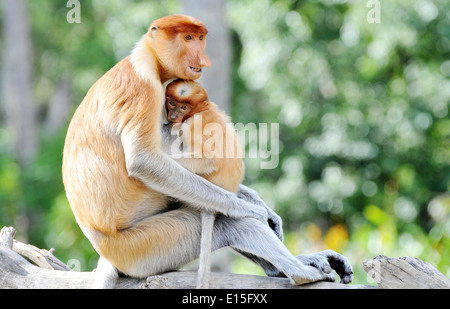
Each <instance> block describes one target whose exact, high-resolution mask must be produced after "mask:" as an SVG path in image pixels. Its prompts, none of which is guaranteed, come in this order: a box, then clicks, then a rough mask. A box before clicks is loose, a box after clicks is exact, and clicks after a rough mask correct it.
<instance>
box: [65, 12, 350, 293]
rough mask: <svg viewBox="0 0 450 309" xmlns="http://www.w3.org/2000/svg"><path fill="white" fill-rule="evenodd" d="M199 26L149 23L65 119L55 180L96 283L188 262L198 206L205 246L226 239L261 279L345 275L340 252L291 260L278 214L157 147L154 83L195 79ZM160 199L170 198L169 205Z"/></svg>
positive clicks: (184, 21) (202, 59)
mask: <svg viewBox="0 0 450 309" xmlns="http://www.w3.org/2000/svg"><path fill="white" fill-rule="evenodd" d="M206 34H207V29H206V27H205V26H204V24H203V23H202V22H201V21H199V20H197V19H194V18H192V17H189V16H184V15H173V16H167V17H163V18H161V19H158V20H155V21H154V22H153V23H152V25H151V26H150V28H149V30H148V32H147V33H146V34H145V35H144V36H143V38H142V39H141V40H140V41H139V42H138V43H137V45H136V47H135V49H134V50H133V52H132V53H131V55H130V56H129V57H126V58H125V59H123V60H122V61H121V62H119V63H118V64H117V65H116V66H114V67H113V68H112V69H111V70H109V71H108V72H107V73H106V74H105V75H104V76H103V77H101V78H100V79H99V80H98V81H97V82H96V83H95V84H94V85H93V86H92V88H91V89H90V90H89V91H88V93H87V95H86V97H85V98H84V100H83V101H82V103H81V104H80V106H79V107H78V109H77V111H76V112H75V114H74V116H73V119H72V121H71V123H70V126H69V129H68V132H67V137H66V143H65V146H64V156H63V180H64V186H65V189H66V194H67V197H68V200H69V203H70V205H71V207H72V210H73V212H74V214H75V217H76V220H77V222H78V224H79V225H80V227H81V229H82V230H83V232H84V234H85V235H86V237H87V238H88V239H89V240H90V241H91V243H92V245H93V246H94V248H95V250H96V251H97V252H98V253H99V254H100V256H101V258H100V261H99V267H98V270H97V277H98V280H97V282H96V286H99V287H113V286H114V284H115V281H116V279H117V276H118V272H117V270H119V271H120V272H122V273H124V274H126V275H129V276H132V277H139V278H144V277H146V276H149V275H154V274H158V273H162V272H165V271H168V270H173V269H176V268H177V267H179V266H181V265H183V264H185V263H187V262H189V261H192V260H194V259H195V258H197V257H198V254H199V248H200V245H199V244H200V211H201V210H207V211H210V212H214V213H219V215H218V216H217V218H216V221H215V224H214V235H213V245H212V247H213V249H218V248H221V247H224V246H231V247H232V248H234V249H235V250H237V251H239V252H241V253H242V254H244V255H245V256H247V257H249V258H250V259H252V260H253V261H254V262H256V263H258V264H259V265H260V266H261V267H262V268H263V269H264V271H265V273H266V274H267V275H269V276H283V275H284V276H287V277H288V278H290V279H291V282H292V283H294V284H303V283H307V282H313V281H318V280H334V275H333V274H332V273H331V269H332V268H334V269H335V270H336V272H337V273H338V274H339V275H340V277H341V281H342V282H346V283H347V282H350V281H351V279H352V269H351V266H350V264H349V262H348V261H347V259H346V258H345V257H343V256H342V255H340V254H338V253H336V252H334V251H331V250H327V251H323V252H319V253H315V254H312V255H305V256H298V257H294V256H293V255H292V254H291V253H290V252H289V250H288V249H287V248H286V247H285V246H284V245H283V243H282V241H281V239H282V231H281V219H280V217H279V216H278V215H276V214H275V212H274V211H273V210H271V209H270V208H268V207H267V206H266V205H265V203H264V202H263V201H262V200H261V199H260V198H259V196H258V195H257V193H256V192H255V191H253V190H251V189H249V188H247V187H245V186H243V185H241V186H240V190H239V192H238V194H237V195H236V194H233V193H231V192H228V191H226V190H224V189H222V188H220V187H218V186H216V185H214V184H212V183H211V182H209V181H207V180H205V179H204V178H202V177H200V176H198V175H195V174H194V173H191V172H190V171H188V170H186V169H185V168H183V167H182V166H180V165H179V164H178V163H176V162H175V161H174V160H173V159H171V158H170V157H169V156H168V155H167V154H166V153H165V152H164V149H165V145H166V144H167V143H169V142H170V140H171V136H170V132H169V131H170V130H169V129H170V128H168V126H167V125H164V122H165V118H164V117H162V114H163V109H164V101H165V95H164V85H165V84H167V83H168V82H170V81H171V80H173V79H175V78H181V79H187V80H195V79H198V78H199V77H200V76H201V74H202V68H203V67H205V66H206V67H209V66H210V60H209V58H208V57H207V56H206V54H205V46H206ZM167 197H171V198H172V199H176V200H178V201H179V203H178V207H173V203H168V202H167V200H168V199H167Z"/></svg>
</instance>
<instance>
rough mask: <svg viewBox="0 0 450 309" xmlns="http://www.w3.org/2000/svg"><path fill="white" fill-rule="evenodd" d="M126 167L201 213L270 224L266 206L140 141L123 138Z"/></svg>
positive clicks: (157, 189) (155, 187) (156, 187)
mask: <svg viewBox="0 0 450 309" xmlns="http://www.w3.org/2000/svg"><path fill="white" fill-rule="evenodd" d="M122 145H123V147H124V154H125V161H126V168H127V172H128V175H129V176H130V177H134V178H137V179H139V180H141V181H142V182H143V183H144V184H145V185H146V186H148V187H149V188H151V189H153V190H156V191H158V192H161V193H163V194H165V195H167V196H171V197H173V198H176V199H178V200H180V201H183V202H185V203H187V204H189V205H190V206H192V207H195V208H197V209H199V210H206V211H210V212H219V213H222V214H224V215H226V216H230V217H235V218H243V217H252V218H256V219H258V220H260V221H261V222H264V223H265V224H268V221H267V219H268V212H267V210H266V209H265V208H264V207H261V206H262V205H258V204H253V203H251V202H249V201H246V200H244V199H241V198H238V197H237V196H236V195H235V194H233V193H231V192H229V191H226V190H224V189H222V188H220V187H219V186H216V185H214V184H212V183H211V182H209V181H207V180H206V179H204V178H202V177H200V176H198V175H195V174H193V173H191V172H190V171H188V170H187V169H185V168H183V167H182V166H181V165H179V164H178V163H176V162H175V161H174V160H173V159H171V158H170V157H169V156H168V155H166V154H164V153H162V152H156V151H154V152H149V151H148V150H146V148H145V147H143V146H142V145H140V143H139V139H136V138H132V137H131V136H128V137H126V136H122Z"/></svg>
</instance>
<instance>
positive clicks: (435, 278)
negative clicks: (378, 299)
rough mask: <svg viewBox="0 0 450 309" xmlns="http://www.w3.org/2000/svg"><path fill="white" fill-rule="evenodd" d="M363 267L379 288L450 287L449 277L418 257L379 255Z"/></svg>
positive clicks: (364, 263)
mask: <svg viewBox="0 0 450 309" xmlns="http://www.w3.org/2000/svg"><path fill="white" fill-rule="evenodd" d="M363 267H364V270H365V271H367V273H368V274H369V275H370V276H371V277H372V278H373V279H374V280H375V282H376V283H377V285H378V287H379V288H381V289H450V279H448V278H447V277H446V276H444V275H443V274H442V273H440V272H439V271H438V270H437V269H436V268H435V267H434V266H433V265H431V264H430V263H427V262H423V261H422V260H420V259H418V258H412V257H409V256H408V257H402V258H399V259H394V258H390V257H387V256H384V255H379V256H376V257H375V258H374V259H371V260H367V261H364V262H363Z"/></svg>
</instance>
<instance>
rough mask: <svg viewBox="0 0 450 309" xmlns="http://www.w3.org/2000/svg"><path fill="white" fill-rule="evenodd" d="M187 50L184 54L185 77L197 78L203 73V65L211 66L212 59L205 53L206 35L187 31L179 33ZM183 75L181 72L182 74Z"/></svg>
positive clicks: (183, 67)
mask: <svg viewBox="0 0 450 309" xmlns="http://www.w3.org/2000/svg"><path fill="white" fill-rule="evenodd" d="M179 40H181V42H182V45H184V48H182V50H184V51H185V53H184V55H183V56H182V59H183V60H182V61H183V65H182V69H183V70H184V72H183V73H184V74H183V75H184V77H183V79H188V80H195V79H198V78H200V76H201V75H202V69H203V67H205V66H206V67H208V68H209V67H211V61H210V60H209V58H208V56H207V55H206V53H205V49H206V35H205V34H202V33H197V34H191V33H185V34H180V35H179ZM180 75H181V74H180Z"/></svg>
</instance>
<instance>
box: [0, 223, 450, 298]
mask: <svg viewBox="0 0 450 309" xmlns="http://www.w3.org/2000/svg"><path fill="white" fill-rule="evenodd" d="M14 235H15V230H14V228H9V227H8V228H6V227H5V228H3V229H2V230H1V232H0V289H5V288H9V289H35V288H38V289H86V288H90V287H92V286H93V283H94V280H95V273H94V272H75V271H70V270H69V269H68V267H67V266H62V265H64V263H62V262H61V261H59V260H58V259H57V258H56V257H55V256H53V254H52V250H50V251H47V250H41V249H38V248H36V247H34V246H30V245H25V244H22V243H20V242H17V241H13V238H14ZM16 251H17V252H16ZM18 252H21V254H24V255H25V256H26V257H27V258H29V259H30V260H31V261H33V262H34V263H36V264H37V265H39V266H41V267H38V266H35V265H33V264H31V263H30V262H29V261H27V260H26V259H25V258H23V257H22V256H21V255H20V254H19V253H18ZM363 266H364V269H365V270H366V271H367V272H368V273H369V274H370V275H371V276H372V277H373V278H374V279H375V281H376V282H377V283H378V287H379V288H450V280H449V279H448V278H447V277H445V276H444V275H443V274H441V273H439V272H438V271H437V270H436V269H435V268H434V267H433V266H431V265H430V264H428V263H425V262H422V261H421V260H419V259H415V258H411V257H407V258H400V259H393V258H388V257H385V256H377V257H376V258H375V259H373V260H369V261H365V262H364V263H363ZM196 279H197V272H195V271H175V272H169V273H165V274H162V275H157V276H151V277H148V278H146V279H135V278H119V281H118V283H117V286H116V288H118V289H195V287H196ZM210 288H212V289H368V288H369V289H371V288H376V287H374V286H367V285H353V284H352V285H344V284H340V283H333V282H316V283H311V284H305V285H302V286H294V285H292V284H291V283H290V282H289V280H288V279H287V278H271V277H262V276H251V275H238V274H228V273H212V274H211V284H210Z"/></svg>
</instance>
